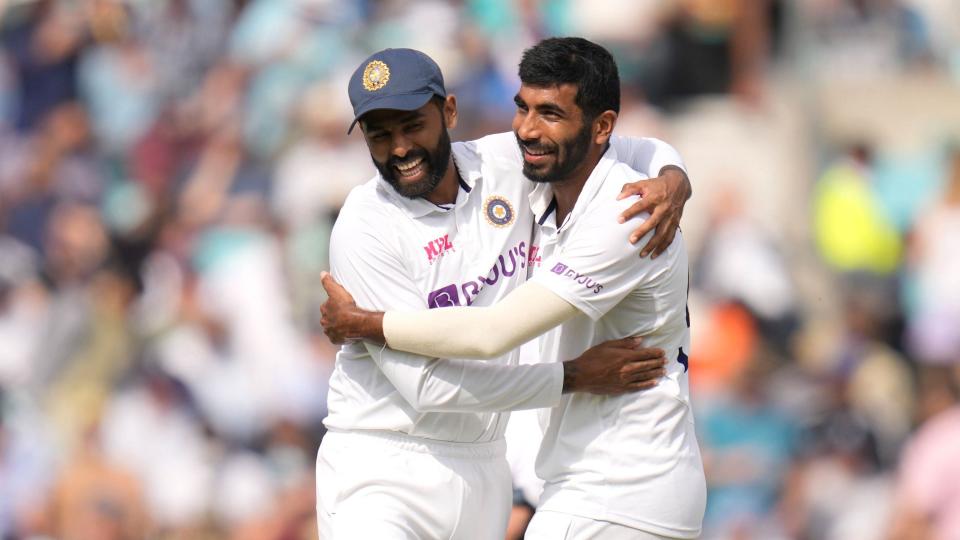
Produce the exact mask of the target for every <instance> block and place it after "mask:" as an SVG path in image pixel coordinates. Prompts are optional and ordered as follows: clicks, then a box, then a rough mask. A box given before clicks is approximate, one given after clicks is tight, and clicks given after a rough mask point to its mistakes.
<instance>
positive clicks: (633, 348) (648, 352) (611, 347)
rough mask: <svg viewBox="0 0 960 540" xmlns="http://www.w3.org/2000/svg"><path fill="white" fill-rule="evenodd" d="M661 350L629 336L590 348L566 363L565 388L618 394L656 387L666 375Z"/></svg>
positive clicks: (574, 390) (601, 393) (571, 390)
mask: <svg viewBox="0 0 960 540" xmlns="http://www.w3.org/2000/svg"><path fill="white" fill-rule="evenodd" d="M666 364H667V358H666V356H665V355H664V353H663V350H662V349H654V348H646V347H643V339H642V338H639V337H628V338H623V339H617V340H613V341H607V342H605V343H601V344H600V345H596V346H594V347H592V348H590V349H587V350H586V351H585V352H584V353H583V354H581V355H580V356H579V357H577V358H576V359H574V360H569V361H567V362H564V363H563V391H564V392H588V393H591V394H600V395H606V396H617V395H620V394H625V393H627V392H636V391H639V390H646V389H648V388H653V387H654V386H656V385H657V382H658V381H659V379H660V378H661V377H663V376H664V375H666V373H667V371H666V369H665V368H664V366H665V365H666Z"/></svg>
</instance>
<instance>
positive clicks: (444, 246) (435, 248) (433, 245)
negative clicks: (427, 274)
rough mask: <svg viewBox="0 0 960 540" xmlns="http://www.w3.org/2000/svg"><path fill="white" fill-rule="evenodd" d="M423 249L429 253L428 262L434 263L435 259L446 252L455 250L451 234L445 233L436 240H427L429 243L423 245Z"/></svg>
mask: <svg viewBox="0 0 960 540" xmlns="http://www.w3.org/2000/svg"><path fill="white" fill-rule="evenodd" d="M423 251H424V252H425V253H426V254H427V262H429V263H430V264H433V261H435V260H437V259H439V258H440V257H441V256H442V255H443V254H444V253H446V252H448V251H454V247H453V242H451V241H450V235H449V234H445V235H443V236H441V237H439V238H437V239H436V240H431V241H429V242H427V245H425V246H423Z"/></svg>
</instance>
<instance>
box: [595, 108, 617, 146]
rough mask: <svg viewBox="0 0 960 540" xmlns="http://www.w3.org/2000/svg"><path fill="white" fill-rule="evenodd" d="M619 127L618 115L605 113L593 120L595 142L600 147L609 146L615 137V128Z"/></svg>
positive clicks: (612, 112) (611, 112)
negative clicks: (612, 137) (611, 137)
mask: <svg viewBox="0 0 960 540" xmlns="http://www.w3.org/2000/svg"><path fill="white" fill-rule="evenodd" d="M616 125H617V113H616V112H614V111H603V112H602V113H600V114H599V115H598V116H597V117H596V118H595V119H594V120H593V142H595V143H596V144H599V145H605V144H607V141H609V140H610V136H611V135H613V127H614V126H616Z"/></svg>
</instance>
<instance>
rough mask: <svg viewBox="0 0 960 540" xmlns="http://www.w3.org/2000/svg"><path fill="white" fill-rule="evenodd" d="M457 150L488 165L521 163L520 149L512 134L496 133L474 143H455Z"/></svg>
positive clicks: (473, 141)
mask: <svg viewBox="0 0 960 540" xmlns="http://www.w3.org/2000/svg"><path fill="white" fill-rule="evenodd" d="M453 144H454V148H455V149H459V151H460V152H461V153H463V154H469V155H470V156H471V157H473V158H475V159H477V160H478V161H480V162H483V163H486V164H497V163H503V164H507V165H515V164H517V163H519V162H520V149H519V148H518V147H517V140H516V137H514V135H513V133H512V132H509V131H507V132H504V133H494V134H492V135H486V136H483V137H480V138H479V139H474V140H472V141H463V142H457V143H453Z"/></svg>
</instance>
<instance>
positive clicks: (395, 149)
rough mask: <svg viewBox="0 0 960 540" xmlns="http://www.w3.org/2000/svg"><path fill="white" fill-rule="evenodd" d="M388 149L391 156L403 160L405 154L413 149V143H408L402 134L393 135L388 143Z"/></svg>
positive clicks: (407, 139) (408, 140)
mask: <svg viewBox="0 0 960 540" xmlns="http://www.w3.org/2000/svg"><path fill="white" fill-rule="evenodd" d="M390 147H391V149H390V153H391V154H393V155H394V156H396V157H398V158H401V159H403V158H405V157H407V152H409V151H410V149H411V148H412V147H413V143H412V142H410V139H409V138H408V137H407V136H406V135H405V134H403V133H402V132H400V133H394V134H393V138H392V139H391V141H390Z"/></svg>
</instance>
